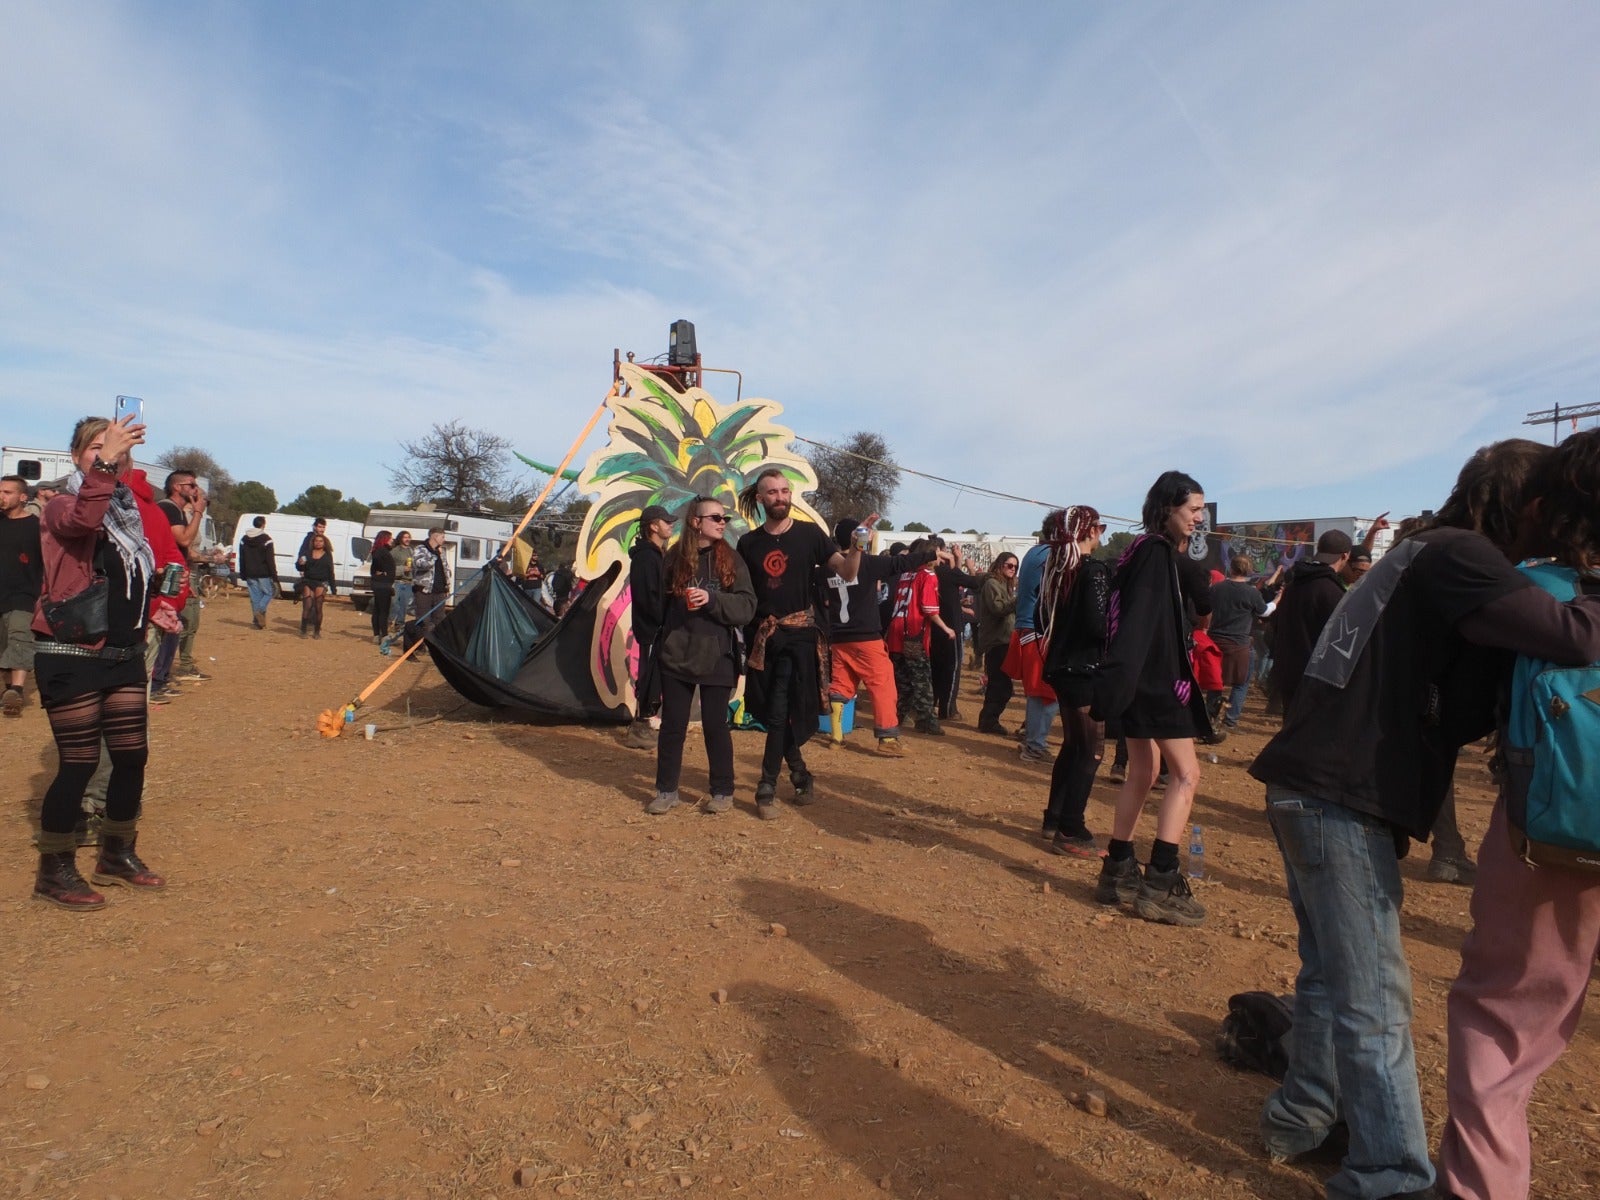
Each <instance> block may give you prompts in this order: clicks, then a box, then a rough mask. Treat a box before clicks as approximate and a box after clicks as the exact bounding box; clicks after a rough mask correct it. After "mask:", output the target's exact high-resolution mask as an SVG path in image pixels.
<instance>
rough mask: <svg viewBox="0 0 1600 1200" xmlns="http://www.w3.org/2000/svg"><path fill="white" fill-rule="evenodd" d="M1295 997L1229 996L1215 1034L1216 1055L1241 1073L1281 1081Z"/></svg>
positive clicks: (1252, 993)
mask: <svg viewBox="0 0 1600 1200" xmlns="http://www.w3.org/2000/svg"><path fill="white" fill-rule="evenodd" d="M1293 1027H1294V996H1293V995H1292V994H1291V995H1288V996H1276V995H1273V993H1271V992H1240V993H1239V994H1238V995H1236V996H1229V997H1228V1015H1227V1016H1226V1017H1224V1018H1223V1019H1222V1028H1221V1029H1219V1030H1218V1031H1217V1056H1218V1057H1219V1058H1221V1059H1222V1061H1223V1062H1225V1063H1227V1064H1229V1065H1230V1066H1234V1067H1238V1068H1239V1069H1240V1070H1241V1071H1258V1072H1260V1073H1261V1074H1262V1075H1269V1076H1271V1077H1272V1078H1273V1079H1277V1080H1280V1081H1281V1080H1282V1079H1283V1077H1284V1075H1285V1074H1286V1073H1287V1072H1288V1070H1289V1034H1290V1031H1291V1030H1292V1029H1293Z"/></svg>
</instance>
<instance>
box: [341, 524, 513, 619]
mask: <svg viewBox="0 0 1600 1200" xmlns="http://www.w3.org/2000/svg"><path fill="white" fill-rule="evenodd" d="M515 528H516V526H514V525H513V524H512V523H511V522H510V521H506V520H502V519H501V518H499V517H486V516H483V515H482V514H481V513H451V512H439V511H435V510H430V509H425V508H422V509H407V508H375V509H373V510H372V511H371V512H369V513H368V514H367V521H366V525H365V526H364V527H363V531H362V532H363V536H364V537H365V538H366V541H367V557H366V558H365V559H364V560H363V561H362V563H361V565H360V567H359V568H358V569H357V570H356V573H355V578H354V580H353V582H352V583H351V587H350V602H351V603H352V604H354V605H355V606H356V609H357V611H359V612H365V611H366V607H367V604H368V602H369V601H370V600H371V599H372V574H371V572H372V562H371V554H372V539H373V538H374V537H376V536H377V535H378V534H379V533H380V532H381V531H383V530H385V529H387V530H388V531H389V532H390V533H392V534H398V533H399V532H400V531H401V530H408V531H409V532H410V534H411V540H412V541H413V542H421V541H424V540H425V539H426V538H427V536H428V533H429V532H430V531H431V530H434V529H442V530H444V531H445V539H444V543H445V547H446V549H447V551H448V558H447V561H448V562H449V564H450V578H451V579H452V580H453V581H454V585H455V586H456V587H460V586H461V585H462V584H464V583H465V582H467V580H469V579H471V578H472V577H473V576H474V575H475V574H477V572H478V571H479V570H480V569H482V567H483V565H484V564H485V563H489V562H493V561H494V559H495V557H496V556H497V555H498V554H499V553H500V551H501V549H502V548H503V547H504V546H505V544H506V542H508V541H509V540H510V539H511V533H512V530H514V529H515Z"/></svg>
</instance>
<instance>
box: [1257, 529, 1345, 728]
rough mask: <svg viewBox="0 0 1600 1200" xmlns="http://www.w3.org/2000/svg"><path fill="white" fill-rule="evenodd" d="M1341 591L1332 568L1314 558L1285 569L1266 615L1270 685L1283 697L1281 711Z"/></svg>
mask: <svg viewBox="0 0 1600 1200" xmlns="http://www.w3.org/2000/svg"><path fill="white" fill-rule="evenodd" d="M1344 591H1345V588H1344V584H1342V583H1340V582H1339V576H1338V575H1337V574H1336V573H1335V571H1334V569H1333V568H1332V567H1330V566H1329V565H1328V564H1327V563H1325V562H1318V561H1317V560H1316V559H1314V558H1308V559H1303V560H1301V561H1300V562H1297V563H1295V565H1294V569H1293V570H1291V571H1290V572H1289V581H1288V583H1287V585H1286V586H1285V587H1284V589H1283V598H1282V599H1281V600H1279V601H1278V608H1277V611H1276V612H1274V613H1273V614H1272V616H1271V618H1270V621H1271V628H1272V688H1273V690H1274V691H1275V692H1276V693H1277V694H1278V695H1279V696H1281V697H1282V698H1283V707H1284V710H1285V711H1288V708H1289V701H1290V699H1291V698H1292V697H1293V696H1294V693H1295V689H1296V688H1298V687H1299V686H1300V679H1301V677H1302V676H1303V675H1305V673H1306V664H1307V663H1308V662H1310V661H1311V651H1312V650H1314V649H1315V648H1316V645H1317V639H1318V638H1319V637H1321V636H1322V627H1323V626H1324V625H1326V624H1327V623H1328V618H1329V617H1331V616H1332V615H1333V610H1334V609H1336V608H1338V607H1339V601H1341V600H1343V599H1344Z"/></svg>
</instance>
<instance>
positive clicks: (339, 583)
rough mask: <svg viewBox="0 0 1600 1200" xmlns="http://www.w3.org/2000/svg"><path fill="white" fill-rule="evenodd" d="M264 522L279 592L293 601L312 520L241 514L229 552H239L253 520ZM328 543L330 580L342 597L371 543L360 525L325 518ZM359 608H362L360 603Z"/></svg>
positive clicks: (289, 516) (369, 550) (287, 516)
mask: <svg viewBox="0 0 1600 1200" xmlns="http://www.w3.org/2000/svg"><path fill="white" fill-rule="evenodd" d="M259 516H264V517H266V519H267V524H266V534H267V536H268V537H270V538H271V539H272V552H273V554H274V555H275V556H276V558H277V560H278V591H279V593H280V594H281V595H283V596H285V597H290V598H292V597H293V596H294V594H295V588H296V587H298V586H299V583H300V571H299V569H298V568H297V567H296V566H295V565H294V563H295V558H296V556H298V555H299V553H300V543H301V542H303V541H305V540H306V538H307V536H309V535H310V533H311V525H312V522H313V521H314V520H315V519H316V518H314V517H302V516H299V515H298V514H291V513H240V514H239V524H238V525H237V526H235V528H234V538H233V545H232V546H230V547H229V549H231V550H238V549H239V539H241V538H242V537H244V535H245V534H247V533H249V532H250V531H251V530H253V529H254V528H255V521H256V518H257V517H259ZM327 532H328V542H329V544H330V545H331V546H332V547H333V580H334V585H335V587H336V588H337V589H338V591H339V593H340V594H341V595H349V594H350V593H351V584H352V583H353V582H354V581H355V575H356V571H357V570H358V569H360V567H361V564H362V562H363V561H365V559H366V558H367V556H368V555H369V554H371V553H372V540H371V539H370V538H368V537H367V536H366V535H365V534H363V533H362V532H361V523H360V522H359V521H340V520H338V519H336V518H332V517H330V518H328V530H327ZM360 607H365V604H364V603H363V604H362V605H361V606H360Z"/></svg>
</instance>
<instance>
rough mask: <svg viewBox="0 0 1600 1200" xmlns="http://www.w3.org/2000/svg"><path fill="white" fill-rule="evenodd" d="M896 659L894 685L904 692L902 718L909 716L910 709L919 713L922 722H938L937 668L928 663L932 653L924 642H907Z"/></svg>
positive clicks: (918, 718) (901, 700) (895, 656)
mask: <svg viewBox="0 0 1600 1200" xmlns="http://www.w3.org/2000/svg"><path fill="white" fill-rule="evenodd" d="M891 657H893V659H894V686H895V690H896V691H897V692H898V693H899V694H900V720H901V722H902V723H903V722H904V721H905V718H906V709H907V707H908V706H909V708H910V710H911V711H912V712H913V713H915V714H916V718H917V720H918V721H937V720H938V719H939V714H938V713H937V712H935V711H934V707H933V670H932V668H931V667H929V665H928V652H927V651H926V650H925V649H923V646H922V643H921V642H920V641H910V642H907V643H906V644H905V646H904V647H903V648H902V649H901V651H900V653H899V654H896V655H892V656H891Z"/></svg>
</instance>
